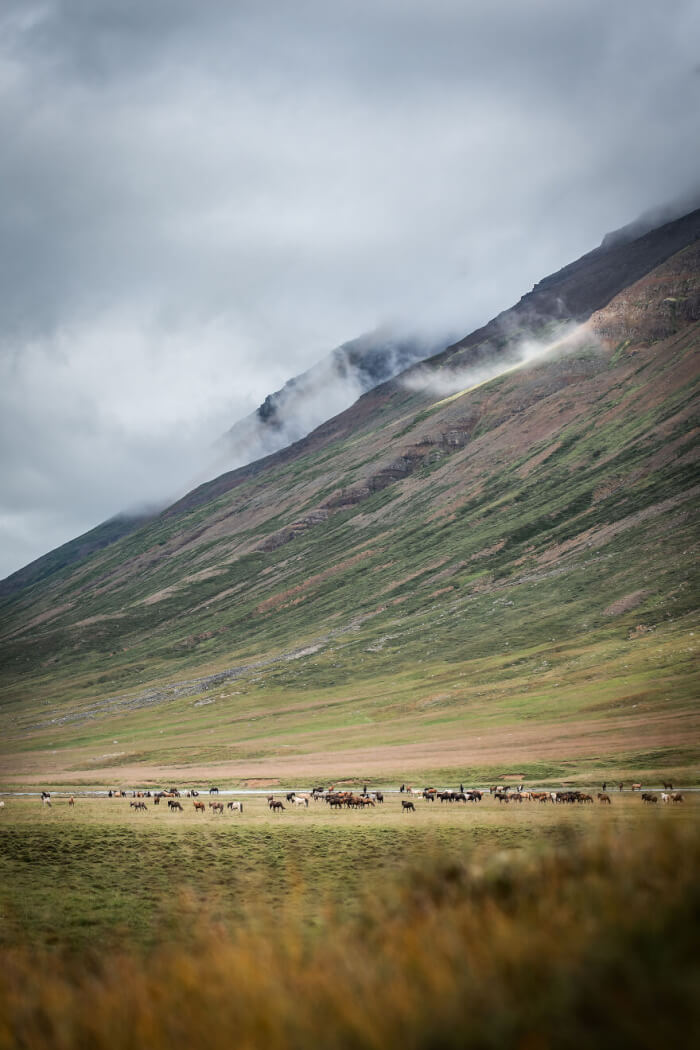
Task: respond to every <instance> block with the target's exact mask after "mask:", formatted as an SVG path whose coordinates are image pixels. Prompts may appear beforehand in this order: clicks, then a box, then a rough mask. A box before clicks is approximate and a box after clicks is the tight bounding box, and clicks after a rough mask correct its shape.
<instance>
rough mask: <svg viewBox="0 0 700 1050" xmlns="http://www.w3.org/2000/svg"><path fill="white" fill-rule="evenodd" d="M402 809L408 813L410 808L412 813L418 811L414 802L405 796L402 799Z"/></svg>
mask: <svg viewBox="0 0 700 1050" xmlns="http://www.w3.org/2000/svg"><path fill="white" fill-rule="evenodd" d="M401 809H402V811H403V812H404V813H408V812H409V810H410V811H411V812H412V813H415V812H416V807H415V806H414V805H413V803H412V802H407V801H406V799H405V798H402V799H401Z"/></svg>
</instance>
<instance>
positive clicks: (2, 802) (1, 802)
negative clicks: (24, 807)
mask: <svg viewBox="0 0 700 1050" xmlns="http://www.w3.org/2000/svg"><path fill="white" fill-rule="evenodd" d="M4 808H5V800H4V799H2V798H0V809H4Z"/></svg>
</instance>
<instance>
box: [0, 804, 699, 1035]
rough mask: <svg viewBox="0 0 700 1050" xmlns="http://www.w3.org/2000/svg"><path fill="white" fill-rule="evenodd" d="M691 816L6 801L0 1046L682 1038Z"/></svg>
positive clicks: (516, 808)
mask: <svg viewBox="0 0 700 1050" xmlns="http://www.w3.org/2000/svg"><path fill="white" fill-rule="evenodd" d="M699 814H700V800H696V798H695V797H694V796H693V795H688V796H686V801H685V802H684V803H683V804H682V805H676V806H670V805H669V806H662V805H661V803H659V804H657V805H656V806H653V807H652V806H649V805H645V804H643V803H642V802H641V800H640V798H639V796H634V797H633V796H632V795H623V796H622V797H618V796H615V797H614V798H613V802H612V805H611V806H609V807H604V806H600V805H597V804H596V805H594V806H590V805H589V806H557V807H555V806H553V805H540V804H536V803H530V804H528V803H524V804H522V805H516V804H512V803H511V804H510V805H509V806H500V807H499V805H498V803H497V802H496V801H495V800H493V799H487V800H484V802H482V803H481V804H474V805H469V806H461V807H460V808H456V807H455V806H454V805H453V806H449V807H448V806H446V805H444V806H442V807H441V806H440V805H439V804H438V803H435V804H434V805H433V804H428V803H425V802H420V801H419V802H418V803H417V811H416V813H415V814H407V815H404V814H403V813H402V812H401V811H400V809H399V805H398V799H397V798H396V796H393V797H392V798H391V799H388V800H387V802H385V804H384V806H383V807H382V808H380V807H377V809H376V810H370V811H365V812H362V813H351V812H341V813H331V812H329V811H328V809H327V807H326V806H325V805H324V804H323V803H318V804H316V805H313V804H312V807H311V808H310V809H309V810H308V811H306V810H303V811H302V810H299V811H295V810H287V811H285V812H284V813H283V814H281V815H280V816H279V817H276V818H273V817H272V816H271V815H270V813H269V812H268V811H267V810H266V808H265V800H264V798H260V797H258V798H255V799H250V798H247V799H246V800H245V808H244V813H243V814H242V815H238V814H237V815H230V814H228V813H227V814H226V815H225V816H223V817H218V816H214V815H213V814H212V812H211V811H208V812H207V813H206V815H205V816H199V815H196V814H195V812H194V810H193V808H192V804H191V802H190V803H186V809H185V811H184V813H182V814H178V813H174V814H171V813H168V812H167V811H165V810H164V809H162V808H159V809H158V810H154V809H153V808H151V809H150V810H149V811H148V813H146V814H145V815H144V814H136V813H132V812H129V809H128V802H127V801H125V800H107V799H100V800H91V799H90V800H89V799H79V800H78V802H77V804H76V807H75V809H73V810H71V809H70V808H69V807H68V805H67V801H65V800H55V803H54V805H53V807H52V808H51V810H50V811H49V810H47V809H42V808H41V804H40V803H39V802H38V801H36V800H19V801H18V800H15V799H10V800H8V801H7V802H6V806H5V808H4V810H3V811H2V813H1V814H0V815H1V818H2V819H1V822H0V909H1V911H0V914H1V916H2V920H1V925H0V967H1V968H2V974H3V979H2V981H0V1048H2V1050H19V1048H22V1050H26V1048H31V1050H44V1048H46V1050H49V1048H50V1050H73V1048H75V1047H83V1046H84V1047H86V1048H87V1047H90V1050H102V1048H104V1050H107V1048H110V1050H112V1048H115V1047H116V1048H120V1050H122V1048H123V1050H137V1048H142V1047H146V1046H147V1047H148V1048H149V1050H174V1048H180V1047H182V1048H183V1050H185V1048H192V1047H199V1046H206V1047H207V1048H209V1050H219V1048H221V1050H224V1048H226V1050H228V1048H230V1046H231V1045H232V1044H234V1045H236V1046H237V1047H243V1048H245V1050H257V1048H260V1050H262V1048H265V1050H283V1048H284V1050H289V1048H292V1050H297V1048H298V1050H302V1048H303V1050H306V1048H307V1047H309V1046H312V1045H317V1046H323V1047H324V1048H329V1050H334V1048H338V1050H340V1048H342V1050H351V1048H357V1050H359V1048H373V1050H387V1048H393V1047H397V1048H398V1047H401V1048H406V1047H408V1048H409V1050H410V1048H415V1050H435V1048H436V1047H440V1048H442V1047H445V1048H447V1050H449V1048H452V1047H454V1048H455V1050H456V1048H463V1047H475V1048H476V1047H478V1048H484V1047H486V1048H488V1047H493V1048H503V1050H506V1048H508V1050H510V1048H512V1047H525V1048H529V1047H537V1048H540V1047H543V1048H547V1047H557V1048H558V1047H565V1048H567V1047H570V1048H571V1050H579V1048H581V1050H583V1048H590V1046H591V1045H595V1046H596V1047H603V1048H605V1050H607V1048H608V1047H610V1048H611V1050H612V1048H613V1047H615V1048H618V1050H619V1048H620V1047H625V1046H635V1048H637V1047H642V1048H646V1047H649V1048H652V1047H654V1048H658V1047H659V1046H663V1045H669V1043H670V1042H671V1041H673V1042H675V1041H677V1040H681V1039H682V1040H683V1041H684V1045H685V1044H686V1043H687V1042H688V1040H691V1042H692V1040H693V1034H694V1033H695V1032H696V1031H698V1025H699V1024H700V1012H699V1009H698V1003H700V998H699V997H698V994H697V993H698V988H699V985H700V967H699V966H698V956H697V945H696V940H695V931H696V919H697V912H698V907H699V906H700V898H699V896H698V882H697V870H698V864H700V835H699V834H698V815H699Z"/></svg>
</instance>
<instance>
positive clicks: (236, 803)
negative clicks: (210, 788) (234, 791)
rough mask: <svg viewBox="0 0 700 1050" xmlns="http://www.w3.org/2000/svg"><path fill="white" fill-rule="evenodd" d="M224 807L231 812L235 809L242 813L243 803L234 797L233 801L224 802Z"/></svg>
mask: <svg viewBox="0 0 700 1050" xmlns="http://www.w3.org/2000/svg"><path fill="white" fill-rule="evenodd" d="M226 809H230V810H231V812H233V811H234V810H235V811H236V812H238V813H242V812H243V803H242V802H239V801H238V799H236V800H235V801H232V802H227V803H226Z"/></svg>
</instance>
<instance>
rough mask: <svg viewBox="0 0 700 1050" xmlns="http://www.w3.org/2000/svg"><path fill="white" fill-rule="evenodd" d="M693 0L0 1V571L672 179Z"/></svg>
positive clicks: (173, 475) (682, 162)
mask: <svg viewBox="0 0 700 1050" xmlns="http://www.w3.org/2000/svg"><path fill="white" fill-rule="evenodd" d="M699 40H700V3H698V2H697V0H666V3H664V4H660V3H658V0H656V2H650V0H635V2H634V3H630V2H629V0H604V2H603V0H567V2H566V3H562V2H561V0H528V2H527V3H523V2H522V0H463V2H461V3H460V2H457V0H430V2H427V0H422V2H418V0H347V2H345V0H336V2H333V3H329V2H328V0H297V2H296V3H294V4H291V3H286V2H284V0H278V2H276V3H266V2H265V0H240V2H235V3H234V2H226V3H224V2H221V3H216V2H213V0H197V2H193V0H64V2H59V0H41V2H36V3H33V2H32V0H17V2H16V3H15V2H13V0H5V2H4V3H3V5H2V8H1V13H0V131H1V133H2V143H3V148H2V151H0V191H1V192H0V243H1V246H2V247H1V249H0V438H1V440H2V453H1V454H2V461H1V466H0V577H1V576H4V575H6V574H7V573H9V572H11V571H13V570H14V569H16V568H18V567H20V566H21V565H23V564H25V563H26V562H27V561H29V560H31V559H32V558H34V557H37V556H38V555H40V554H42V553H44V552H45V551H47V550H48V549H50V548H52V547H54V546H56V545H57V544H59V543H61V542H64V541H65V540H67V539H70V538H72V537H73V536H75V535H77V534H79V533H80V532H83V531H85V530H86V529H87V528H90V527H91V526H93V525H95V524H97V523H98V522H99V521H101V520H104V519H105V518H106V517H108V516H110V515H111V514H113V513H115V512H117V511H119V510H120V509H124V508H129V507H134V506H136V505H143V504H144V503H148V502H157V501H161V500H163V499H165V498H167V497H168V496H170V495H172V496H175V495H178V494H179V493H180V492H181V491H182V490H183V486H186V485H187V484H188V482H189V481H191V480H194V481H196V480H199V479H200V478H201V475H202V471H203V470H206V463H207V454H208V453H207V450H208V449H209V448H210V447H211V445H212V443H213V442H214V441H215V440H216V438H217V437H218V436H219V435H220V434H222V433H223V432H224V431H225V430H227V429H228V428H229V427H230V426H231V424H232V423H233V422H235V420H236V419H237V418H239V417H241V416H243V415H245V414H247V413H248V412H250V411H251V410H252V409H254V408H255V407H256V406H257V405H258V404H259V403H260V402H261V401H262V399H263V398H264V397H265V395H266V394H268V393H269V392H271V391H273V390H275V389H277V388H279V387H280V386H282V385H283V383H284V381H285V380H286V379H288V378H289V377H290V376H292V375H294V374H296V373H298V372H301V371H303V370H304V369H306V368H308V367H309V366H310V365H311V364H313V363H314V362H315V361H316V360H318V359H319V358H321V357H322V356H323V355H324V354H326V353H327V352H328V351H330V350H331V349H332V348H333V347H335V346H337V345H338V344H340V343H342V342H344V341H346V340H348V339H351V338H353V337H355V336H357V335H360V334H361V333H363V332H365V331H368V330H371V329H373V328H374V327H376V326H377V325H383V324H394V323H395V324H400V325H402V326H404V327H406V328H409V329H410V328H411V327H416V328H417V329H420V330H421V331H424V332H426V333H430V334H431V335H435V334H438V335H439V333H440V332H442V331H448V330H449V331H458V332H460V333H463V334H466V333H467V332H468V331H469V330H470V329H472V328H473V327H475V326H476V325H477V324H481V323H483V322H484V321H486V320H487V319H488V318H489V317H491V316H492V315H493V314H494V313H496V312H497V311H499V310H500V309H503V308H505V307H507V306H509V305H511V304H512V303H513V302H514V301H515V300H517V299H518V298H519V296H520V295H521V294H523V293H524V292H526V291H528V290H529V289H530V287H531V286H532V284H533V283H534V282H535V281H536V280H538V279H539V278H541V277H543V276H544V275H545V274H547V273H549V272H552V271H554V270H556V269H557V268H559V267H560V266H561V265H563V264H565V263H567V262H569V261H571V260H572V259H574V258H576V257H577V256H579V255H581V254H582V253H583V252H585V251H587V250H588V249H590V248H591V247H593V246H594V245H595V244H597V243H598V242H599V241H600V240H601V238H602V236H603V235H604V234H605V233H606V232H607V231H608V230H611V229H613V228H615V227H617V226H620V225H623V224H624V223H626V222H628V221H630V220H631V219H633V218H635V217H636V216H637V215H638V214H639V213H641V212H642V211H644V210H645V209H647V208H649V207H652V206H654V205H657V204H660V203H663V202H665V201H668V200H671V199H673V198H676V197H678V196H680V195H684V194H686V193H689V192H691V191H692V190H693V188H694V187H696V186H697V185H698V176H699V174H700V168H699V166H698V159H699V157H698V153H699V150H700V50H699V49H698V41H699Z"/></svg>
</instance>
